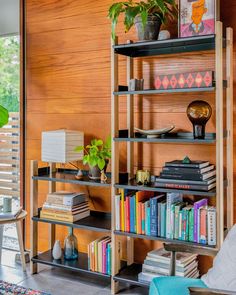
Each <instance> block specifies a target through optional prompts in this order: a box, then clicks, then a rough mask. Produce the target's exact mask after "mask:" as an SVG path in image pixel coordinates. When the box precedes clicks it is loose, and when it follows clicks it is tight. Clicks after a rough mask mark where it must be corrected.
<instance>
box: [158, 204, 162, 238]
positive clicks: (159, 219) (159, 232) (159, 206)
mask: <svg viewBox="0 0 236 295" xmlns="http://www.w3.org/2000/svg"><path fill="white" fill-rule="evenodd" d="M161 205H162V203H161V202H159V203H158V204H157V235H158V237H160V236H161Z"/></svg>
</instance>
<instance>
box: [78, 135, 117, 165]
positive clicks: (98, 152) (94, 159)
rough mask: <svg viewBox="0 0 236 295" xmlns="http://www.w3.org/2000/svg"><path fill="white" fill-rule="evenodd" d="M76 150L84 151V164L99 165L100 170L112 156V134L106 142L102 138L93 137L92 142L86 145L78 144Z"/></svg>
mask: <svg viewBox="0 0 236 295" xmlns="http://www.w3.org/2000/svg"><path fill="white" fill-rule="evenodd" d="M75 151H76V152H81V151H84V153H85V155H84V157H83V164H84V165H86V164H88V165H89V166H91V167H95V166H98V168H99V169H100V170H103V169H104V167H105V166H106V163H107V161H108V160H109V159H110V158H111V136H109V137H108V138H107V139H106V141H105V143H104V142H103V140H101V139H92V140H91V144H89V145H87V146H86V147H84V146H78V147H76V148H75Z"/></svg>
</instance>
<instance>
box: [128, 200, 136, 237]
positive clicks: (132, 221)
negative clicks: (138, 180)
mask: <svg viewBox="0 0 236 295" xmlns="http://www.w3.org/2000/svg"><path fill="white" fill-rule="evenodd" d="M134 207H135V196H133V197H130V215H129V216H130V232H131V233H135V226H134V224H135V223H134Z"/></svg>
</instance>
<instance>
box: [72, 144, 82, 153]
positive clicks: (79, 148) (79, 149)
mask: <svg viewBox="0 0 236 295" xmlns="http://www.w3.org/2000/svg"><path fill="white" fill-rule="evenodd" d="M83 150H84V147H83V146H82V145H81V146H77V147H76V148H75V149H74V151H75V152H78V153H79V152H82V151H83Z"/></svg>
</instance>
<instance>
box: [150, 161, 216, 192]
mask: <svg viewBox="0 0 236 295" xmlns="http://www.w3.org/2000/svg"><path fill="white" fill-rule="evenodd" d="M188 160H189V159H188ZM155 186H156V187H163V188H175V189H187V190H198V191H209V190H212V189H214V188H215V187H216V170H215V167H214V165H211V164H210V163H209V162H207V161H190V160H189V162H187V163H185V162H184V161H180V160H175V161H172V162H167V163H165V166H164V167H163V168H162V172H161V173H160V176H159V177H157V178H156V181H155Z"/></svg>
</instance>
